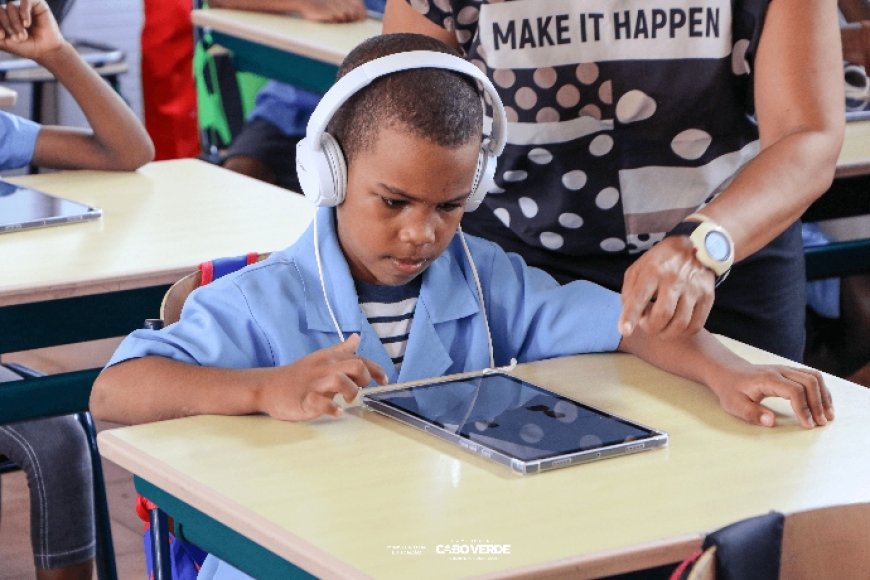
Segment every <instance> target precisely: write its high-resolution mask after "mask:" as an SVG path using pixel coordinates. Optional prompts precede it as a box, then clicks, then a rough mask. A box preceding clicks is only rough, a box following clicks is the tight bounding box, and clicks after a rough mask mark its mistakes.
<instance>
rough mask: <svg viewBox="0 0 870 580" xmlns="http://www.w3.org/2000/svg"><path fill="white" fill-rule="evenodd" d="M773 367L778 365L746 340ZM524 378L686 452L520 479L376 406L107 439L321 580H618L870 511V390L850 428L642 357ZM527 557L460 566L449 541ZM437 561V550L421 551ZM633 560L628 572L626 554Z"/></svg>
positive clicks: (555, 367) (146, 473)
mask: <svg viewBox="0 0 870 580" xmlns="http://www.w3.org/2000/svg"><path fill="white" fill-rule="evenodd" d="M726 342H727V343H728V344H733V346H732V348H735V350H738V351H739V352H740V353H741V354H744V355H745V356H747V358H750V359H752V360H755V361H767V362H770V361H772V360H777V359H776V357H773V355H769V354H766V353H763V352H761V351H758V350H755V349H752V348H751V347H746V346H745V345H741V344H738V343H732V341H726ZM516 374H517V375H520V376H522V377H525V378H527V379H529V380H531V381H533V382H536V383H538V384H541V385H544V386H546V387H548V388H550V389H552V390H554V391H558V392H562V393H564V394H566V395H571V396H573V397H576V398H578V399H579V400H581V401H584V402H587V403H590V404H592V405H595V406H598V407H601V408H603V409H606V410H609V411H611V412H614V413H617V414H620V415H624V416H626V417H629V418H632V419H635V420H637V421H640V422H641V423H645V424H648V425H651V426H654V427H658V428H660V429H663V430H665V431H667V432H668V433H669V434H670V445H669V447H667V448H665V449H663V450H655V451H649V452H645V453H640V454H637V455H630V456H625V457H620V458H617V459H612V460H605V461H599V462H595V463H590V464H585V465H577V466H573V467H569V468H565V469H557V470H554V471H549V472H545V473H541V474H537V475H530V476H526V477H523V476H519V475H514V474H513V473H511V472H510V470H508V469H507V468H504V467H502V466H499V465H496V464H494V463H490V462H488V461H486V460H484V459H482V458H480V457H477V456H474V455H471V454H469V453H465V452H463V451H461V450H459V449H457V448H455V447H452V446H450V445H448V444H446V443H444V442H442V441H441V440H439V439H436V438H435V437H432V436H429V435H426V434H424V433H421V432H418V431H416V430H414V429H412V428H410V427H406V426H404V425H401V424H398V423H397V422H395V421H393V420H391V419H388V418H385V417H382V416H380V415H377V414H375V413H373V412H370V411H366V410H363V409H354V410H353V411H350V412H348V413H346V414H345V416H344V417H343V418H341V419H339V420H318V421H315V422H309V423H295V424H294V423H284V422H280V421H275V420H271V419H268V418H265V417H253V416H252V417H215V416H202V417H192V418H187V419H181V420H174V421H167V422H162V423H154V424H149V425H140V426H136V427H129V428H122V429H117V430H111V431H103V432H102V433H100V435H99V445H100V450H101V452H102V453H103V454H104V455H105V456H106V457H108V458H109V459H110V460H112V461H114V462H116V463H118V464H120V465H121V466H123V467H124V468H126V469H128V470H130V471H132V472H133V473H134V474H136V475H139V476H140V477H142V478H144V479H145V480H146V481H149V482H151V483H153V484H154V485H156V486H158V487H159V488H162V489H164V490H165V491H167V492H169V493H170V494H173V495H175V496H176V497H178V498H179V499H181V500H183V501H185V502H187V503H189V504H191V505H193V506H194V507H195V508H197V509H199V510H202V511H204V512H206V513H208V514H209V515H211V516H212V517H214V518H216V519H218V520H219V521H221V522H223V523H225V524H227V525H230V526H231V527H233V528H234V529H236V530H237V531H239V532H241V533H243V534H244V535H246V536H248V537H249V538H251V539H253V540H254V541H256V542H257V543H259V544H261V545H263V546H265V547H266V548H268V549H270V550H272V551H274V552H275V553H277V554H279V555H281V556H283V557H285V558H287V559H289V560H291V561H294V562H296V563H297V564H299V565H301V566H303V567H304V568H305V569H307V570H308V571H309V572H311V573H312V574H314V575H316V576H321V577H361V576H370V577H374V578H453V577H458V576H463V577H464V576H476V575H489V574H495V575H501V574H505V573H508V571H517V570H520V571H523V572H532V571H541V570H542V569H551V568H552V567H553V566H560V567H562V569H561V571H562V572H566V571H568V570H570V571H571V573H572V574H575V576H572V577H583V576H600V575H604V574H611V573H615V572H619V571H623V570H627V569H631V568H638V567H642V566H646V565H652V564H657V563H663V562H667V561H675V560H678V559H680V558H682V557H684V556H685V555H687V553H688V552H690V551H691V549H693V548H694V547H695V546H697V545H698V542H699V540H700V537H701V536H702V535H703V534H705V533H706V532H708V531H710V530H713V529H716V528H718V527H721V526H723V525H726V524H728V523H731V522H734V521H736V520H739V519H741V518H745V517H749V516H753V515H758V514H762V513H766V512H768V511H769V510H773V509H775V510H781V511H784V512H792V511H799V510H803V509H807V508H812V507H818V506H824V505H831V504H837V503H849V502H858V501H867V500H868V499H870V454H868V453H864V452H863V451H859V448H860V443H859V442H864V441H868V440H870V390H867V389H863V388H861V387H858V386H857V385H854V384H851V383H847V382H845V381H843V380H840V379H836V378H833V377H830V378H829V384H830V387H831V390H832V391H833V394H834V402H835V406H836V411H837V418H836V420H835V421H834V422H833V423H831V424H829V425H828V426H827V427H824V428H820V429H815V430H804V429H802V428H800V427H799V426H797V424H796V422H795V421H794V420H793V419H792V418H791V414H790V413H789V412H788V410H787V408H786V406H785V405H781V404H780V403H781V401H778V400H777V401H773V403H772V404H771V406H772V407H774V408H775V409H776V410H778V411H782V412H783V414H782V415H781V416H780V418H779V422H780V426H779V427H777V428H776V429H763V428H759V427H753V426H750V425H747V424H744V423H742V422H740V421H738V420H737V419H734V418H732V417H730V416H728V415H726V414H725V413H724V412H723V411H721V410H720V409H719V406H718V404H717V403H716V401H715V400H714V397H713V395H712V394H711V393H710V392H709V391H708V390H707V389H705V388H702V387H700V386H698V385H697V384H694V383H691V382H689V381H686V380H682V379H677V378H675V377H673V376H671V375H668V374H667V373H665V372H663V371H659V370H657V369H654V368H652V367H650V366H649V365H647V364H646V363H644V362H642V361H640V360H639V359H636V358H634V357H632V356H630V355H623V354H606V355H583V356H578V357H571V358H565V359H557V360H551V361H545V362H540V363H535V364H530V365H521V366H520V367H518V368H517V370H516ZM473 543H491V544H502V545H509V546H510V554H509V555H501V556H497V557H481V558H476V557H473V556H472V557H469V558H468V559H466V560H457V559H451V557H450V556H449V555H446V554H439V553H437V552H438V546H443V545H451V544H464V545H469V544H473ZM417 552H419V553H417ZM626 558H628V562H627V561H626Z"/></svg>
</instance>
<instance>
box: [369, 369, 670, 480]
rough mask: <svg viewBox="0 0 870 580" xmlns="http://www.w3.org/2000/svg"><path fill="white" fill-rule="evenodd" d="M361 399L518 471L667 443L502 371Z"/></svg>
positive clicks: (657, 433) (643, 429)
mask: <svg viewBox="0 0 870 580" xmlns="http://www.w3.org/2000/svg"><path fill="white" fill-rule="evenodd" d="M362 400H363V404H364V405H366V406H367V407H368V408H370V409H373V410H375V411H378V412H380V413H383V414H384V415H388V416H390V417H392V418H394V419H397V420H399V421H401V422H403V423H407V424H408V425H412V426H414V427H417V428H418V429H422V430H424V431H426V432H427V433H431V434H433V435H436V436H438V437H440V438H442V439H445V440H447V441H450V442H451V443H454V444H457V445H458V446H460V447H461V448H463V449H465V450H467V451H470V452H472V453H476V454H478V455H481V456H483V457H486V458H487V459H491V460H493V461H496V462H498V463H501V464H504V465H507V466H509V467H510V468H511V469H513V470H514V471H516V472H518V473H521V474H531V473H538V472H540V471H545V470H548V469H554V468H557V467H566V466H569V465H575V464H577V463H585V462H587V461H593V460H596V459H604V458H607V457H615V456H618V455H625V454H628V453H636V452H638V451H646V450H648V449H655V448H657V447H664V446H665V445H667V442H668V436H667V434H666V433H664V432H662V431H658V430H655V429H651V428H649V427H645V426H643V425H640V424H638V423H634V422H632V421H629V420H627V419H623V418H621V417H617V416H615V415H612V414H610V413H607V412H604V411H601V410H600V409H595V408H593V407H590V406H589V405H584V404H583V403H579V402H577V401H573V400H571V399H569V398H567V397H563V396H561V395H557V394H555V393H553V392H550V391H547V390H546V389H543V388H541V387H539V386H537V385H534V384H532V383H529V382H527V381H524V380H522V379H519V378H517V377H514V376H511V375H508V374H505V373H500V372H498V373H491V374H484V375H481V376H475V377H471V378H465V379H460V380H457V379H446V380H443V381H437V382H432V383H427V384H422V385H421V384H418V385H414V386H409V387H405V388H398V389H396V390H388V391H381V392H378V393H372V394H363V397H362Z"/></svg>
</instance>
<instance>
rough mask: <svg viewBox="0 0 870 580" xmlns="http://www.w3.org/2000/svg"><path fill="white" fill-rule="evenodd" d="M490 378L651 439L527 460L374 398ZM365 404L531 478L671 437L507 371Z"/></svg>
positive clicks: (368, 398) (367, 399) (371, 396)
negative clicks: (522, 387)
mask: <svg viewBox="0 0 870 580" xmlns="http://www.w3.org/2000/svg"><path fill="white" fill-rule="evenodd" d="M489 377H493V378H495V377H504V378H508V379H510V380H513V381H516V382H518V383H521V384H525V385H528V386H530V387H531V388H533V389H538V390H541V391H544V392H546V393H550V394H552V395H554V396H556V397H559V398H561V399H565V400H566V401H571V402H573V403H575V404H577V405H580V406H582V407H584V408H586V409H589V410H590V411H593V412H594V413H597V414H599V415H601V416H604V417H608V418H612V419H614V420H616V421H619V422H622V423H625V424H627V425H629V426H631V427H633V428H636V429H640V430H643V431H647V432H649V436H647V437H646V438H643V439H638V440H633V441H624V442H620V443H613V444H609V445H605V446H602V447H599V448H596V449H589V450H585V451H572V452H568V453H562V454H559V455H552V456H547V457H543V458H538V459H531V460H526V459H522V458H519V457H515V456H513V455H510V454H509V453H506V452H504V451H502V450H499V449H495V448H493V447H490V446H487V445H486V444H484V443H481V442H478V441H472V440H470V439H468V438H467V437H464V436H462V435H461V434H460V433H458V432H456V433H454V432H453V431H451V430H448V429H445V428H443V427H441V426H440V425H438V424H437V423H436V422H435V421H433V420H431V419H427V418H425V417H422V416H418V415H415V414H413V413H411V412H408V411H406V410H404V409H401V408H398V407H396V406H394V405H393V404H391V403H388V402H384V401H381V400H378V399H376V398H375V397H378V396H381V395H387V394H389V395H393V394H395V393H397V392H409V391H413V390H414V389H419V388H431V387H435V386H438V385H445V384H447V383H451V382H467V381H469V380H486V379H487V378H489ZM362 403H363V405H364V406H365V407H367V408H369V409H371V410H373V411H377V412H378V413H380V414H382V415H385V416H387V417H391V418H393V419H396V420H398V421H399V422H401V423H405V424H407V425H410V426H412V427H415V428H417V429H419V430H421V431H424V432H426V433H430V434H432V435H435V436H436V437H438V438H440V439H442V440H445V441H448V442H450V443H452V444H455V445H457V446H458V447H460V448H462V449H464V450H465V451H468V452H471V453H474V454H475V455H479V456H481V457H484V458H486V459H489V460H492V461H495V462H497V463H500V464H502V465H506V466H508V467H510V468H511V469H512V470H513V471H514V472H516V473H519V474H522V475H530V474H533V473H540V472H542V471H548V470H551V469H556V468H560V467H567V466H569V465H577V464H580V463H588V462H590V461H596V460H599V459H606V458H609V457H617V456H620V455H627V454H631V453H637V452H640V451H648V450H651V449H658V448H661V447H665V446H667V444H668V434H667V433H665V432H664V431H660V430H658V429H653V428H652V427H649V426H647V425H643V424H640V423H638V422H636V421H632V420H630V419H626V418H624V417H620V416H618V415H615V414H613V413H609V412H607V411H603V410H602V409H599V408H597V407H593V406H591V405H588V404H586V403H582V402H580V401H577V400H576V399H573V398H571V397H568V396H565V395H563V394H560V393H556V392H554V391H550V390H548V389H546V388H544V387H542V386H540V385H537V384H535V383H532V382H530V381H527V380H525V379H523V378H520V377H517V376H515V375H512V374H509V373H504V372H489V373H485V374H480V375H471V376H452V377H443V378H440V379H435V380H432V381H426V382H417V383H413V384H410V385H407V386H404V387H399V388H393V389H381V390H378V391H377V392H374V393H365V392H363V394H362Z"/></svg>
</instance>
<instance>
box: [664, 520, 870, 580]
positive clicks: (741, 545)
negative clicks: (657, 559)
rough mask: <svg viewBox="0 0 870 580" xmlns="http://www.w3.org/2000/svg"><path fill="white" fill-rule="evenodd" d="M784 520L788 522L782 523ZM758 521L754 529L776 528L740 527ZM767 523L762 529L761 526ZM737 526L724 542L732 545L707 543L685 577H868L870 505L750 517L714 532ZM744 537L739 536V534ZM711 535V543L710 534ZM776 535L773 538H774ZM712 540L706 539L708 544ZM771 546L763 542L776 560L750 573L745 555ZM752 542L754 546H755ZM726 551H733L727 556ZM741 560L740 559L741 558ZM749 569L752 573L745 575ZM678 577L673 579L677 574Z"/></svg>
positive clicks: (800, 579)
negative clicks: (772, 529)
mask: <svg viewBox="0 0 870 580" xmlns="http://www.w3.org/2000/svg"><path fill="white" fill-rule="evenodd" d="M777 516H779V520H780V526H779V528H778V529H775V528H776V519H777ZM783 521H784V525H782V522H783ZM747 523H749V524H755V526H754V531H755V532H758V530H760V529H763V527H764V526H768V524H771V525H772V526H773V528H774V529H775V531H773V532H770V529H771V528H768V529H767V532H765V535H766V537H763V538H761V541H760V542H759V538H760V536H759V535H757V534H755V535H753V533H752V532H750V533H748V534H745V533H744V530H741V529H740V526H742V525H745V524H747ZM759 523H760V524H761V526H762V527H759V525H758V524H759ZM728 530H732V531H733V530H737V531H738V534H736V535H734V534H732V537H731V538H730V539H729V540H730V542H729V541H728V540H726V541H725V542H727V543H728V544H729V545H727V546H725V547H724V549H723V545H722V544H723V543H722V542H720V545H719V546H718V547H717V545H716V540H714V541H713V542H714V545H712V546H710V547H708V548H707V549H706V550H704V552H702V554H701V555H700V557H698V559H697V560H695V562H694V564H693V565H692V566H691V569H690V570H689V571H688V573H687V574H685V575H683V576H682V577H683V578H686V579H687V580H716V579H717V578H718V579H728V578H742V577H752V578H754V579H757V580H765V579H767V578H772V579H776V578H787V579H789V580H792V579H794V580H803V579H815V578H866V577H867V574H868V570H870V503H859V504H849V505H838V506H832V507H826V508H818V509H814V510H808V511H804V512H797V513H793V514H789V515H787V516H784V518H783V517H782V516H781V514H770V515H768V516H761V517H760V518H750V519H749V520H743V521H741V522H738V523H737V524H734V525H732V526H728V527H726V528H723V529H722V530H719V531H718V532H715V533H714V534H711V536H714V535H715V534H718V533H719V532H723V531H726V532H727V531H728ZM739 535H742V538H739V539H738V536H739ZM711 536H708V541H709V540H710V537H711ZM771 536H774V537H771ZM708 541H705V546H706V545H707V543H708ZM768 541H769V545H768V546H762V550H761V551H762V552H764V551H766V552H767V554H766V557H767V558H776V561H774V562H770V561H769V560H768V561H765V562H762V563H761V564H760V566H761V567H765V566H767V565H769V564H773V566H768V567H767V569H766V570H762V569H760V568H759V567H756V568H753V569H752V571H751V572H749V571H748V570H747V569H746V568H745V566H746V558H745V553H746V552H747V551H748V550H749V551H753V550H754V551H755V554H752V555H758V554H759V550H758V545H759V543H761V544H763V543H764V542H768ZM750 544H751V545H750ZM724 552H730V554H729V555H728V556H726V557H724V558H723V556H722V554H723V553H724ZM737 560H741V561H740V562H737ZM734 565H736V566H738V567H739V566H744V568H743V570H740V571H736V570H735V569H734V568H733V566H734ZM747 573H749V574H750V576H746V574H747ZM672 578H673V577H672Z"/></svg>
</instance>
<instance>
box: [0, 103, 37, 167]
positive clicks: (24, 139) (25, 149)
mask: <svg viewBox="0 0 870 580" xmlns="http://www.w3.org/2000/svg"><path fill="white" fill-rule="evenodd" d="M40 129H41V125H39V124H38V123H34V122H33V121H30V120H28V119H24V118H22V117H19V116H17V115H10V114H9V113H6V112H4V111H0V169H15V168H17V167H23V166H25V165H27V164H28V163H30V162H31V161H32V160H33V152H34V150H35V149H36V137H37V135H39V130H40Z"/></svg>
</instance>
